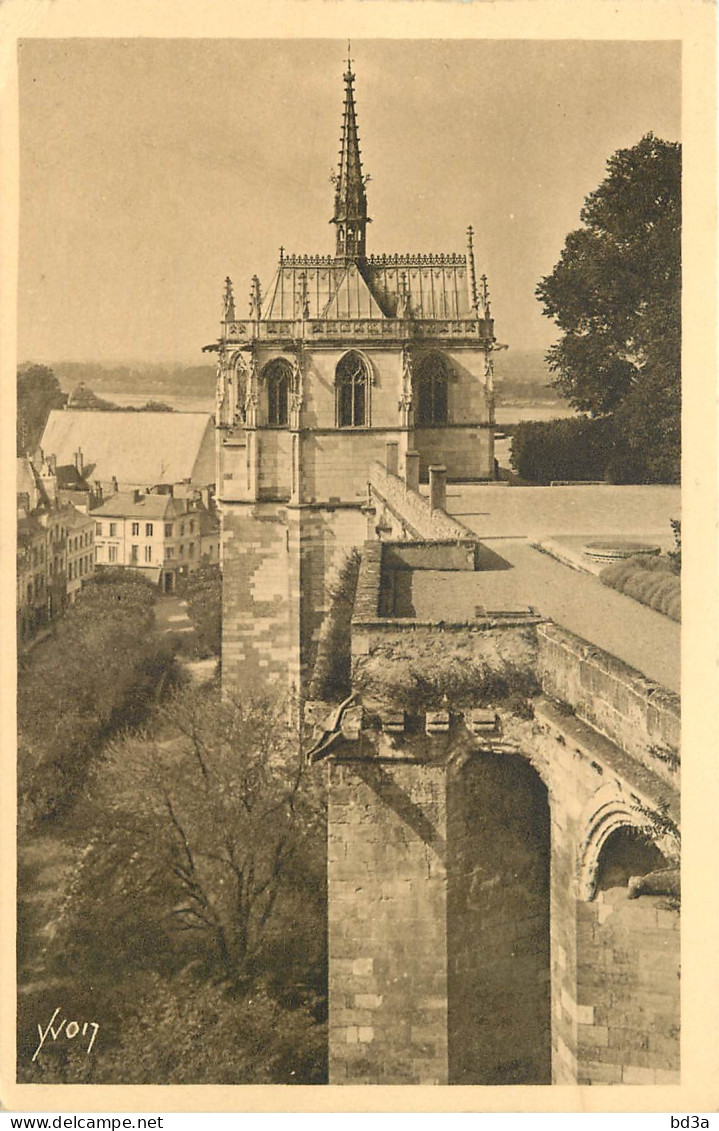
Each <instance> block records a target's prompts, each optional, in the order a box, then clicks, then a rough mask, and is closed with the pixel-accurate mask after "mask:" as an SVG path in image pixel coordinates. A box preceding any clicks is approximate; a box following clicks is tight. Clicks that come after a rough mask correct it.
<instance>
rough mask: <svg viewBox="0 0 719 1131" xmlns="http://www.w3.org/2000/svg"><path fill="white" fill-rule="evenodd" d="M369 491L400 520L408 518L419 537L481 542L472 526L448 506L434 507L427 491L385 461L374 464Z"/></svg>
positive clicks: (407, 520)
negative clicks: (450, 512) (411, 484)
mask: <svg viewBox="0 0 719 1131" xmlns="http://www.w3.org/2000/svg"><path fill="white" fill-rule="evenodd" d="M369 491H370V500H371V501H372V502H375V503H376V502H379V503H380V504H382V505H384V506H386V507H387V508H388V509H389V510H390V511H392V512H393V513H394V514H395V516H396V517H397V518H398V519H399V520H400V521H404V522H406V523H407V525H408V526H409V527H410V528H411V529H412V530H413V531H414V532H415V533H416V535H417V536H418V537H419V538H426V539H430V540H432V541H442V542H450V541H456V542H470V543H472V544H476V542H477V535H476V534H475V533H474V532H473V531H472V530H470V529H469V527H467V526H464V524H463V523H461V522H458V521H457V519H456V518H452V516H451V515H448V514H447V512H446V511H444V510H438V509H435V510H432V508H431V507H430V505H429V500H428V499H426V498H425V497H424V495H420V494H419V492H418V491H414V490H413V489H412V488H411V487H408V486H407V484H406V483H405V481H404V480H403V479H400V477H399V476H398V475H393V474H392V472H390V471H387V469H386V468H385V467H383V466H382V464H381V463H373V464H371V465H370V469H369Z"/></svg>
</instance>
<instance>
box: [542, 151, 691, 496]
mask: <svg viewBox="0 0 719 1131" xmlns="http://www.w3.org/2000/svg"><path fill="white" fill-rule="evenodd" d="M607 169H608V175H607V177H606V178H605V180H604V181H603V182H602V183H601V184H600V185H599V187H598V188H597V189H596V190H595V191H594V192H593V193H591V194H590V195H589V196H588V197H587V199H586V201H585V203H584V207H583V208H582V211H581V220H582V223H583V225H584V226H583V227H582V228H580V229H579V230H577V231H574V232H570V234H569V235H568V236H567V239H566V243H565V246H564V249H563V251H562V254H561V257H560V260H559V262H558V263H557V265H556V266H555V268H554V270H553V271H552V273H551V274H550V275H548V276H546V277H545V278H544V279H542V280H541V282H540V283H539V285H538V287H537V296H538V298H539V300H540V302H541V303H542V305H543V307H544V313H545V314H546V315H547V316H548V317H550V318H552V319H554V321H555V322H556V323H557V325H558V327H559V329H560V330H561V331H562V337H561V338H560V340H559V341H558V342H557V343H556V345H554V346H552V347H551V349H550V350H549V352H548V354H547V361H548V363H549V367H550V370H551V371H552V372H553V373H554V374H555V377H554V380H553V385H554V387H555V388H556V389H557V390H558V391H559V392H560V393H561V395H562V396H564V397H566V398H567V399H568V400H569V401H570V403H571V404H572V405H573V406H574V407H575V408H578V409H580V410H581V411H584V412H590V413H592V414H594V415H605V414H609V413H615V414H616V423H617V444H618V448H619V457H618V458H619V460H620V464H619V466H618V470H617V473H616V475H615V477H616V478H619V479H622V478H624V479H626V478H631V479H632V481H635V482H636V481H637V480H639V481H640V482H642V481H647V482H652V481H657V480H659V481H666V480H667V479H669V480H674V479H675V478H676V477H677V476H678V462H679V461H678V453H679V411H680V361H681V149H680V146H679V145H678V144H676V143H672V142H666V141H662V140H660V139H659V138H656V137H655V136H654V135H653V134H651V133H649V134H647V135H646V136H645V137H643V138H642V139H641V141H639V142H638V143H637V144H636V145H635V146H633V147H632V148H631V149H620V150H618V151H617V152H616V153H615V154H614V155H613V156H612V157H611V158H610V159H609V161H608V164H607Z"/></svg>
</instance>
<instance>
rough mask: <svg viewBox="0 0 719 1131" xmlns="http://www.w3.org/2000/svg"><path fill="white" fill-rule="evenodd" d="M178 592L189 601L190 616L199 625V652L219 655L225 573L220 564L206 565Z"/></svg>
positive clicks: (197, 630)
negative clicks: (223, 574) (223, 573)
mask: <svg viewBox="0 0 719 1131" xmlns="http://www.w3.org/2000/svg"><path fill="white" fill-rule="evenodd" d="M178 593H179V595H180V596H181V597H184V599H185V600H186V601H187V614H188V616H189V618H190V620H191V621H192V623H193V625H194V626H195V640H196V645H197V651H198V652H199V654H200V655H201V656H218V655H219V654H220V651H221V649H222V574H221V573H220V567H219V566H218V565H206V566H202V568H201V569H198V570H196V571H195V572H194V573H191V574H190V575H189V576H188V577H187V578H186V579H185V580H183V581H182V582H181V584H180V588H179V590H178Z"/></svg>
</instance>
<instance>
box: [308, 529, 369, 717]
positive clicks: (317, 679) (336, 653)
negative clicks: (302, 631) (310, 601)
mask: <svg viewBox="0 0 719 1131" xmlns="http://www.w3.org/2000/svg"><path fill="white" fill-rule="evenodd" d="M360 562H361V555H360V552H359V550H357V549H353V550H350V552H349V554H348V555H347V557H346V558H345V560H344V562H343V563H342V567H341V569H340V571H339V575H338V577H337V581H336V582H335V584H334V585H333V586H332V587H331V589H330V607H329V611H328V613H327V616H326V617H325V619H324V621H323V624H322V631H321V635H320V641H319V646H318V650H317V659H316V660H315V666H314V670H313V672H312V679H311V681H310V686H309V693H308V698H310V699H326V700H337V701H338V702H339V701H340V700H342V699H344V698H346V696H347V695H349V693H350V689H351V680H350V667H351V654H352V639H351V636H352V613H353V610H354V601H355V593H356V591H357V579H358V577H359V568H360Z"/></svg>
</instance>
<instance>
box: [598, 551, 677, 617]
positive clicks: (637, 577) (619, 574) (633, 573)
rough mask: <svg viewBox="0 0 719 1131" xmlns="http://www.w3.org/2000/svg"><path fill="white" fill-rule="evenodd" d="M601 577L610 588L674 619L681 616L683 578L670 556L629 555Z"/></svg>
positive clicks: (611, 566) (610, 567)
mask: <svg viewBox="0 0 719 1131" xmlns="http://www.w3.org/2000/svg"><path fill="white" fill-rule="evenodd" d="M599 578H600V580H601V582H602V584H604V585H608V586H609V588H610V589H616V590H617V592H618V593H624V594H626V596H627V597H633V598H634V600H635V601H639V602H641V604H642V605H648V607H649V608H650V609H654V610H655V611H656V612H658V613H664V615H665V616H668V617H671V619H672V620H676V621H679V620H681V578H680V577H679V576H678V574H677V573H676V572H675V570H674V565H673V563H672V562H671V561H670V560H668V559H667V558H655V557H647V556H645V555H640V556H638V557H634V558H627V559H626V561H622V562H617V563H616V564H615V565H610V566H606V567H605V568H604V569H603V570H602V572H601V573H600V574H599Z"/></svg>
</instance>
